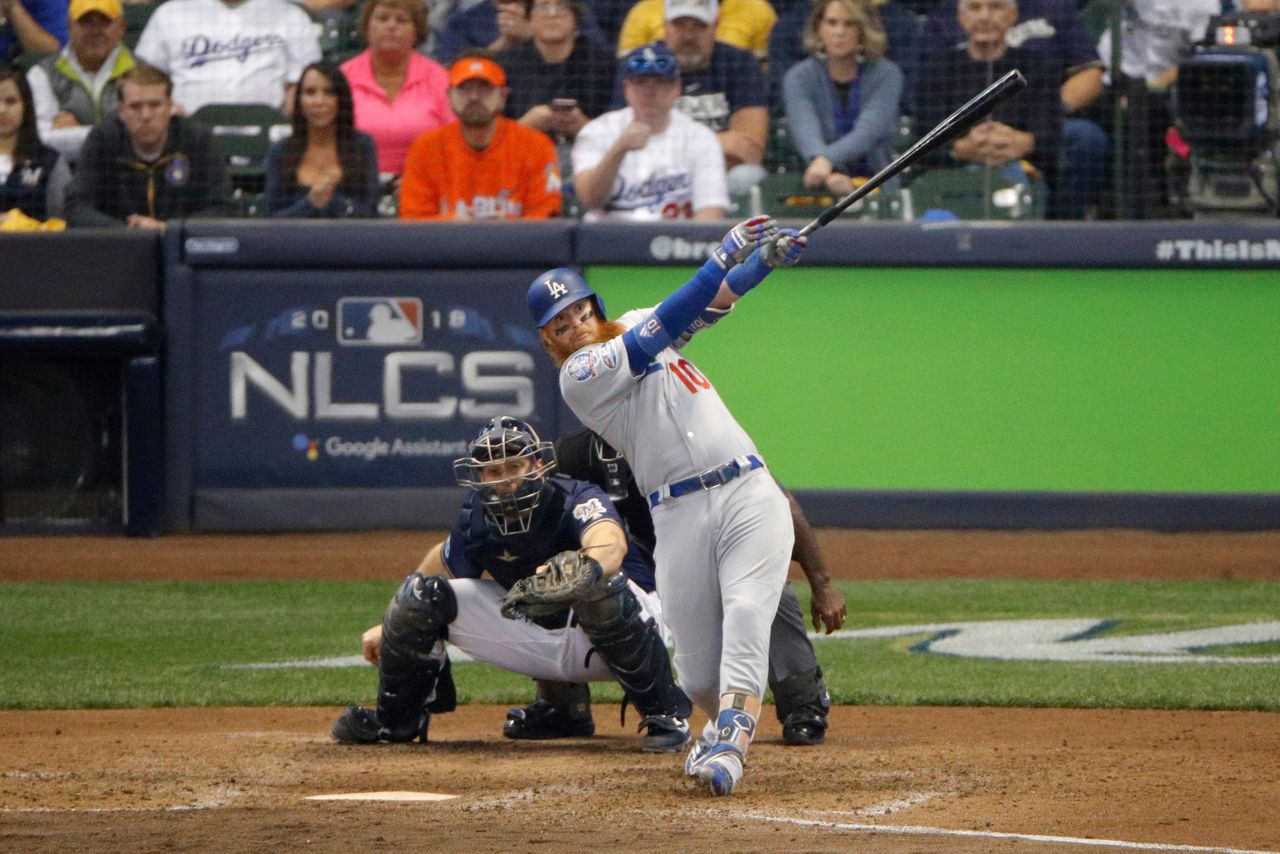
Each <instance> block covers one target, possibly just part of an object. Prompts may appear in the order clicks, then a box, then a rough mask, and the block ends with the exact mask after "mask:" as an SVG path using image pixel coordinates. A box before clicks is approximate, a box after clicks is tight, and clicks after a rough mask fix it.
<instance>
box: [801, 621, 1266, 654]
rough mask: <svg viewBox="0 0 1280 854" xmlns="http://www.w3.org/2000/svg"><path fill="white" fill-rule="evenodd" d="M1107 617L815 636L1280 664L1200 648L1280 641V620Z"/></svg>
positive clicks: (955, 649) (978, 650) (969, 650)
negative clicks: (1164, 627) (1120, 622)
mask: <svg viewBox="0 0 1280 854" xmlns="http://www.w3.org/2000/svg"><path fill="white" fill-rule="evenodd" d="M1107 625H1108V621H1107V620H1099V619H1070V620H979V621H973V622H956V623H924V624H920V625H914V626H881V627H879V628H874V629H845V630H842V631H838V632H832V633H831V634H829V635H824V634H818V633H816V632H814V633H810V635H809V637H810V638H811V639H812V640H821V641H829V640H865V639H871V638H892V637H902V636H906V635H920V634H925V635H931V636H932V637H931V638H930V639H929V640H927V641H925V642H924V643H923V644H921V645H920V646H919V647H918V649H919V650H921V651H923V652H929V653H935V654H938V655H950V656H957V657H962V658H997V659H1004V660H1017V661H1094V662H1111V661H1125V662H1141V663H1145V664H1280V655H1261V656H1252V657H1250V656H1225V655H1224V656H1215V655H1204V654H1201V651H1202V650H1204V649H1206V648H1211V647H1215V646H1225V645H1228V644H1249V643H1277V642H1280V621H1269V622H1258V623H1242V624H1239V625H1234V626H1218V627H1215V628H1208V629H1191V630H1188V631H1182V632H1162V633H1158V634H1144V635H1119V636H1114V637H1109V636H1107V635H1105V634H1099V635H1097V636H1094V635H1095V633H1098V632H1102V631H1104V630H1105V629H1106V628H1107Z"/></svg>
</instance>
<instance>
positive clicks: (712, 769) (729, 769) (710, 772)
mask: <svg viewBox="0 0 1280 854" xmlns="http://www.w3.org/2000/svg"><path fill="white" fill-rule="evenodd" d="M742 764H743V758H742V753H740V752H739V751H738V748H736V747H734V746H733V745H731V744H723V743H721V744H717V745H715V746H713V747H712V748H711V749H710V750H708V751H707V752H706V753H705V754H703V756H702V757H701V758H700V759H698V760H697V761H696V762H694V764H693V776H695V777H697V778H699V779H700V780H704V781H705V782H706V783H707V784H708V785H709V786H710V787H711V794H713V795H716V796H717V797H719V796H722V795H729V794H732V793H733V789H734V787H735V786H737V785H738V781H739V780H741V779H742Z"/></svg>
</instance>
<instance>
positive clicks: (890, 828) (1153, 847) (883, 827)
mask: <svg viewBox="0 0 1280 854" xmlns="http://www.w3.org/2000/svg"><path fill="white" fill-rule="evenodd" d="M727 817H729V818H741V819H747V820H749V821H764V822H772V823H774V824H791V825H796V826H799V827H821V828H826V829H828V830H848V831H854V832H861V833H883V834H886V835H890V836H894V835H900V836H963V837H970V838H980V839H1020V840H1023V841H1026V842H1054V843H1058V844H1060V845H1083V846H1088V847H1093V848H1124V849H1126V850H1130V851H1187V852H1196V854H1280V851H1264V850H1258V849H1249V848H1217V847H1212V846H1203V845H1169V844H1164V843H1161V842H1129V841H1126V840H1123V839H1094V838H1084V837H1079V836H1044V835H1041V834H1038V833H1001V832H999V831H993V830H953V829H951V828H946V827H921V826H918V825H909V824H908V825H893V824H855V823H850V822H839V821H821V820H817V819H807V818H791V817H790V816H783V815H766V814H764V813H758V812H745V813H730V814H728V816H727Z"/></svg>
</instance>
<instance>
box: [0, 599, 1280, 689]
mask: <svg viewBox="0 0 1280 854" xmlns="http://www.w3.org/2000/svg"><path fill="white" fill-rule="evenodd" d="M840 589H841V591H842V592H843V593H844V595H845V598H846V599H847V601H848V603H849V623H848V624H847V625H846V628H872V627H877V626H892V625H899V624H919V623H940V622H950V621H971V620H1005V619H1053V618H1069V617H1077V618H1078V617H1094V618H1099V619H1107V620H1112V621H1115V624H1114V626H1113V627H1112V628H1111V629H1110V630H1109V632H1108V635H1113V636H1119V635H1125V634H1142V633H1148V632H1168V631H1180V630H1187V629H1199V628H1206V627H1211V626H1219V625H1231V624H1236V623H1244V622H1254V621H1261V620H1275V619H1277V615H1280V583H1275V582H1260V581H1196V582H1138V583H1125V582H1068V581H1048V582H1040V581H1014V580H997V581H967V580H960V581H955V580H950V581H901V582H891V581H877V582H844V583H841V584H840ZM800 592H801V596H802V600H803V599H804V596H805V595H806V593H807V591H806V590H805V589H804V588H803V587H801V588H800ZM391 593H392V585H388V584H386V583H384V582H242V583H223V582H216V583H193V582H89V583H23V584H4V585H0V650H3V653H2V657H0V708H24V709H34V708H104V707H137V706H169V705H182V706H204V705H238V704H245V705H341V704H345V703H350V702H368V701H369V700H371V699H372V697H373V695H374V692H375V690H376V682H377V679H376V673H375V672H374V670H373V669H372V668H370V667H367V666H361V667H348V668H339V669H316V668H288V669H272V670H246V669H240V668H230V667H226V666H225V665H227V664H244V663H257V662H273V661H290V660H300V659H309V658H324V657H332V656H343V655H354V654H357V653H358V652H359V636H360V633H361V632H362V631H363V630H364V629H365V628H367V627H368V626H369V625H371V624H373V623H374V622H375V621H376V620H377V619H378V617H379V616H380V614H381V612H382V609H383V607H384V606H385V604H386V601H387V599H388V597H389V596H390V594H391ZM805 612H806V613H807V612H808V608H807V605H806V607H805ZM925 639H927V638H926V637H925V636H916V637H910V638H905V637H896V638H887V639H874V640H835V641H832V640H824V641H820V642H818V643H817V644H816V647H817V650H818V656H819V661H820V662H821V664H822V667H823V670H824V672H825V673H826V677H827V682H828V686H829V688H830V690H831V693H832V696H833V699H834V700H835V701H836V702H838V703H860V704H888V705H909V704H925V703H927V704H942V705H1018V706H1078V707H1129V708H1196V709H1260V710H1271V711H1280V665H1275V664H1241V665H1209V664H1141V663H1133V664H1131V663H1118V662H1117V663H1057V662H1041V661H1034V662H1029V661H999V660H991V659H966V658H958V657H948V656H940V655H928V654H921V653H919V652H915V651H913V649H912V648H913V646H915V644H917V643H919V642H920V641H922V640H925ZM1214 654H1216V655H1224V656H1235V657H1241V658H1248V657H1251V656H1264V655H1277V654H1280V644H1277V643H1260V644H1237V645H1234V646H1230V647H1223V648H1221V649H1215V650H1214ZM455 674H456V678H457V682H458V688H459V693H460V696H461V699H462V701H463V702H492V703H523V702H527V701H528V699H529V698H530V696H531V688H530V683H529V680H527V679H525V678H523V677H520V676H516V675H514V674H509V673H505V672H503V671H500V670H498V669H496V668H493V667H489V666H486V665H478V664H461V665H458V666H457V667H455ZM593 695H594V696H595V697H596V698H597V699H598V700H601V701H609V700H617V699H619V698H620V694H619V692H618V690H617V688H616V687H615V686H612V685H609V686H604V685H600V686H596V687H595V688H593Z"/></svg>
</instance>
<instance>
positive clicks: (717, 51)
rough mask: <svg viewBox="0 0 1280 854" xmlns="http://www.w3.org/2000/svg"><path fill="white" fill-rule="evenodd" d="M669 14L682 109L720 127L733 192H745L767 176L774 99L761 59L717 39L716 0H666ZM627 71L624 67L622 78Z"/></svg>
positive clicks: (669, 38)
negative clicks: (766, 150) (767, 144)
mask: <svg viewBox="0 0 1280 854" xmlns="http://www.w3.org/2000/svg"><path fill="white" fill-rule="evenodd" d="M665 14H666V27H665V30H664V32H665V38H664V40H665V42H666V45H667V47H669V48H670V49H671V52H672V53H674V54H675V57H676V61H677V63H679V66H680V83H681V86H682V87H683V89H682V91H681V95H680V98H679V99H678V100H677V101H676V109H678V110H680V111H681V112H682V113H684V114H685V115H687V116H689V117H690V118H692V119H693V120H694V121H696V122H698V123H700V124H703V125H706V126H707V127H708V128H709V129H710V130H711V131H713V132H714V133H715V135H716V138H717V139H718V140H719V142H720V148H721V149H722V150H723V151H724V159H725V164H726V166H727V167H728V170H729V172H728V181H729V193H730V195H734V196H736V195H740V194H742V193H745V192H746V191H747V190H748V189H749V188H750V187H751V186H752V185H753V184H756V183H758V182H759V181H761V180H762V179H763V178H764V176H765V170H764V166H763V165H762V164H763V162H764V146H765V141H766V139H767V138H768V135H769V107H768V103H769V100H768V92H767V86H766V83H765V77H764V74H763V72H761V70H760V63H759V62H757V61H756V59H755V57H754V56H752V55H751V54H750V53H748V52H747V51H745V50H742V49H741V48H736V47H734V46H733V45H729V44H725V43H724V42H721V41H717V40H716V30H715V26H716V15H717V6H716V0H666V12H665ZM634 53H635V52H634V51H633V52H632V54H628V55H634ZM625 74H626V71H625V69H624V70H623V71H621V72H619V79H621V78H622V77H623V76H624V75H625ZM621 96H622V93H621V91H620V90H619V89H618V88H615V89H614V98H613V101H614V104H621V103H622V102H623V99H622V97H621Z"/></svg>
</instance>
